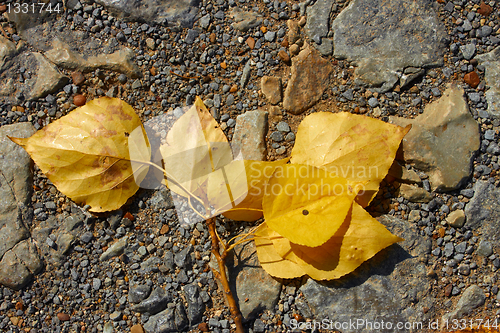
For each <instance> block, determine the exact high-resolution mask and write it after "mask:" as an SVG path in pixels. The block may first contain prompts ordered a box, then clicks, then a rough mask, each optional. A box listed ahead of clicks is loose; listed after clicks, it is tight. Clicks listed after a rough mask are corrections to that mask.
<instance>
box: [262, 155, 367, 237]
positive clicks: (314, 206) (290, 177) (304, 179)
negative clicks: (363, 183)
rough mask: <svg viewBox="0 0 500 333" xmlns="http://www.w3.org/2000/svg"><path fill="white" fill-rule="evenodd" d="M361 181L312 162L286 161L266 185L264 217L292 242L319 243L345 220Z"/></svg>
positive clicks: (263, 205) (330, 235)
mask: <svg viewBox="0 0 500 333" xmlns="http://www.w3.org/2000/svg"><path fill="white" fill-rule="evenodd" d="M359 185H360V184H356V183H350V182H348V181H347V180H346V179H345V178H341V177H337V176H334V175H333V174H331V173H329V172H327V171H326V170H324V169H319V168H316V167H313V166H309V165H300V164H286V165H283V166H282V167H279V168H276V171H275V172H274V174H273V176H272V177H271V179H270V181H269V184H268V186H267V187H266V193H265V195H264V199H263V203H262V207H263V211H264V218H265V220H266V223H267V225H268V226H269V227H270V228H271V229H273V230H274V231H276V232H278V233H279V234H280V235H282V236H283V237H285V238H288V239H289V240H290V241H291V242H293V243H296V244H301V245H306V246H319V245H321V244H323V243H325V242H326V241H327V240H329V239H330V238H331V237H332V236H333V234H334V233H335V232H336V231H337V229H338V228H339V227H340V226H341V224H342V222H344V220H345V217H346V215H347V213H348V211H349V209H350V207H351V205H352V202H353V200H354V198H355V196H356V194H357V191H358V190H359Z"/></svg>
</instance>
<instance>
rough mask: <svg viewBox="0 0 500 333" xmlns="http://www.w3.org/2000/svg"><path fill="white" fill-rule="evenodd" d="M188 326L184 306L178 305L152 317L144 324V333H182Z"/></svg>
mask: <svg viewBox="0 0 500 333" xmlns="http://www.w3.org/2000/svg"><path fill="white" fill-rule="evenodd" d="M188 325H189V322H188V319H187V316H186V310H185V309H184V305H183V304H182V303H179V304H177V305H176V306H175V308H174V307H172V308H168V309H166V310H165V311H162V312H160V313H158V314H156V315H154V316H151V317H149V320H148V322H147V323H146V324H144V331H145V332H146V333H170V332H182V331H184V329H186V328H187V327H188Z"/></svg>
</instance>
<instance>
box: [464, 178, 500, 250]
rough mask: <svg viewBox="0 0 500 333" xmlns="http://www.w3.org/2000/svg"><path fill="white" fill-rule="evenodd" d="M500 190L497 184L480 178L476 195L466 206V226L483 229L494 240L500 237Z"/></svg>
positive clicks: (475, 190)
mask: <svg viewBox="0 0 500 333" xmlns="http://www.w3.org/2000/svg"><path fill="white" fill-rule="evenodd" d="M498 202H500V190H499V189H498V188H496V187H495V185H493V184H490V183H488V182H486V181H482V180H478V181H477V182H476V184H475V185H474V196H473V197H472V199H471V200H470V201H469V203H467V205H466V206H465V216H466V217H467V221H466V222H465V225H466V226H469V227H470V228H472V229H473V230H481V231H482V234H483V235H488V237H491V238H490V239H492V240H495V239H496V240H499V239H500V221H499V219H498V216H500V207H499V205H498Z"/></svg>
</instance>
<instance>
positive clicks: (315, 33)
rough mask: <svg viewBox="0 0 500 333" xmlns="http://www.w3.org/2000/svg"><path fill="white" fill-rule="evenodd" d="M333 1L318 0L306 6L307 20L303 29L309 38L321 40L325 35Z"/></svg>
mask: <svg viewBox="0 0 500 333" xmlns="http://www.w3.org/2000/svg"><path fill="white" fill-rule="evenodd" d="M334 3H335V1H334V0H318V1H316V2H315V3H314V4H313V5H312V6H307V21H306V25H305V27H304V30H305V31H306V34H307V36H308V37H309V39H311V40H320V41H321V38H322V37H326V35H327V34H328V28H329V21H330V12H331V11H332V6H333V4H334ZM318 44H319V43H318Z"/></svg>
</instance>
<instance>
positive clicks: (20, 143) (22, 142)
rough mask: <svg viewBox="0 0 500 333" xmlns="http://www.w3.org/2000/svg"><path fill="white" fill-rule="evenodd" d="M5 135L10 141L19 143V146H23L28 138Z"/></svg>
mask: <svg viewBox="0 0 500 333" xmlns="http://www.w3.org/2000/svg"><path fill="white" fill-rule="evenodd" d="M7 137H8V138H9V139H10V141H12V142H14V143H16V144H18V145H20V146H25V145H26V141H27V140H28V139H27V138H14V137H11V136H8V135H7Z"/></svg>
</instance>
